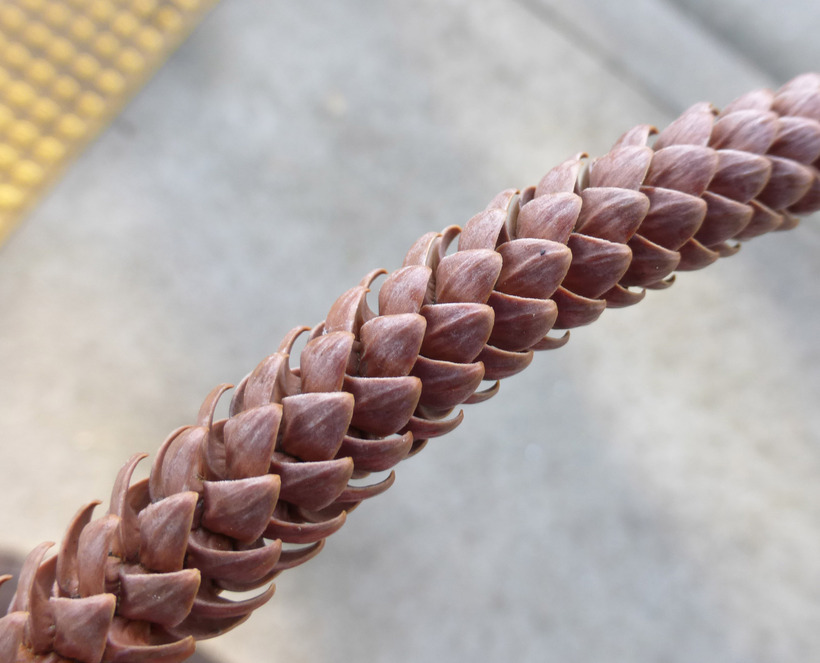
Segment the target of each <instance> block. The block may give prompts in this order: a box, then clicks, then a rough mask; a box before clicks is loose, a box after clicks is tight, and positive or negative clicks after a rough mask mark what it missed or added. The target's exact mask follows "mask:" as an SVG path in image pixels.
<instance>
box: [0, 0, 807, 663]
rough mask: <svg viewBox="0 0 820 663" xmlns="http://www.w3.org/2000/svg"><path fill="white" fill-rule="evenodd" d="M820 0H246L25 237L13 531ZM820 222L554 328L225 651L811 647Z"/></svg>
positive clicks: (4, 268) (13, 543) (98, 490)
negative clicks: (366, 287)
mask: <svg viewBox="0 0 820 663" xmlns="http://www.w3.org/2000/svg"><path fill="white" fill-rule="evenodd" d="M818 25H820V5H817V4H816V3H806V2H799V1H798V0H784V1H783V2H779V3H766V2H762V1H756V2H752V1H750V0H724V1H723V2H720V3H711V2H706V0H627V1H624V2H618V3H611V2H605V1H604V0H574V1H571V0H516V1H512V0H507V1H504V0H473V1H472V2H466V1H463V0H461V1H459V0H445V1H442V0H438V1H436V2H433V1H432V0H418V1H417V2H412V3H410V2H397V1H393V0H386V1H382V2H375V1H374V0H369V1H368V0H344V1H342V2H333V3H330V2H318V1H314V0H309V1H307V2H300V3H297V2H283V1H281V0H276V1H271V2H266V3H260V2H254V1H253V0H222V1H221V2H220V3H218V4H217V5H216V8H215V9H214V10H213V11H212V12H211V13H210V14H209V15H208V16H207V17H206V18H205V20H204V21H203V23H202V24H201V25H200V26H199V28H198V29H197V30H196V31H195V33H194V34H193V36H191V37H190V38H189V39H188V40H187V41H186V42H185V43H184V44H183V45H182V47H181V48H180V49H179V50H178V51H177V52H176V53H175V55H173V57H172V58H171V59H170V60H169V61H168V62H167V64H166V65H165V66H164V67H163V68H162V69H161V70H160V71H159V73H158V74H157V75H156V76H155V77H154V78H153V79H152V80H151V81H150V82H149V83H148V84H147V85H146V86H145V87H144V88H143V90H142V91H141V92H140V93H139V94H138V96H137V97H136V98H135V99H134V100H133V102H132V103H131V104H130V105H129V106H128V107H127V108H126V110H125V111H124V112H123V113H122V114H121V115H120V116H119V117H118V118H117V119H116V120H115V121H114V122H113V124H111V126H110V127H109V128H108V130H107V131H105V132H104V134H103V135H102V136H101V137H100V138H99V139H98V140H97V141H96V142H94V143H93V144H92V145H91V146H90V147H89V148H88V149H87V150H86V151H85V152H84V153H83V155H82V156H81V158H80V159H79V160H78V161H77V162H76V163H75V164H74V165H73V166H72V167H71V168H70V169H69V170H68V172H67V173H66V175H65V176H64V177H63V178H62V179H61V180H60V181H59V183H58V184H57V185H56V186H55V187H54V188H53V189H52V190H51V192H50V194H49V195H48V196H47V197H46V198H45V199H44V200H43V201H42V202H41V204H39V205H38V206H37V208H36V209H35V210H34V211H33V213H32V214H30V216H29V217H28V218H27V219H26V220H25V222H24V223H23V224H22V225H21V226H20V227H19V229H18V230H17V231H16V232H15V233H14V234H13V235H12V236H11V237H10V238H9V240H8V241H7V242H6V243H5V244H4V245H3V246H2V247H0V376H2V380H0V449H2V456H0V495H2V498H1V499H2V503H3V505H4V508H3V509H2V511H0V532H2V544H1V545H2V550H3V554H4V556H6V557H9V556H10V558H17V559H19V558H20V557H21V556H23V555H24V554H25V553H26V552H27V551H28V550H29V549H30V548H31V547H33V546H34V545H36V544H37V543H39V542H40V541H43V540H50V541H59V539H60V538H61V537H62V533H63V529H64V528H65V526H66V525H67V523H68V521H69V519H70V518H71V516H72V515H73V514H74V512H75V511H76V509H77V508H78V507H79V506H80V505H81V504H83V503H85V502H87V501H89V500H91V499H93V498H100V499H104V500H105V499H107V496H108V493H109V491H110V489H111V484H112V482H113V478H114V475H115V474H116V472H117V470H118V468H119V467H120V466H121V465H122V463H123V462H124V461H125V460H126V459H127V458H128V457H129V456H130V455H131V454H132V453H134V452H137V451H148V452H151V453H152V454H153V452H154V451H155V450H156V449H157V448H158V446H159V444H160V443H161V442H162V440H163V439H164V438H165V436H166V435H167V434H168V432H170V431H171V430H172V429H174V428H176V427H178V426H180V425H184V424H187V423H190V422H192V421H193V419H194V417H195V416H196V413H197V410H198V407H199V403H200V402H201V400H202V398H204V396H205V395H206V394H207V392H208V391H209V390H210V389H211V388H212V387H213V386H215V385H216V384H218V383H220V382H234V383H235V382H238V381H239V380H240V379H241V378H242V376H243V375H244V374H245V373H247V372H248V371H249V370H250V369H251V368H253V366H255V365H256V363H257V362H258V361H260V360H261V359H262V358H263V357H264V356H266V355H267V354H269V353H271V352H273V351H275V350H276V348H277V346H278V344H279V339H280V338H281V337H282V336H283V335H284V334H285V333H286V332H287V331H288V330H289V329H290V328H292V327H294V326H296V325H301V324H308V325H311V324H315V323H316V322H318V321H320V320H321V319H322V318H323V317H324V315H325V313H326V311H327V309H328V307H329V306H330V304H331V303H332V302H333V300H334V299H335V298H336V297H337V296H338V295H339V294H340V293H341V292H342V291H343V290H345V289H347V288H348V287H350V286H352V285H354V284H356V283H357V282H358V281H359V279H360V278H361V276H362V275H363V274H365V273H366V272H368V271H370V270H371V269H374V268H376V267H385V268H388V269H393V268H395V267H397V266H399V265H400V263H401V260H402V257H403V255H404V252H405V251H406V249H407V248H408V247H409V246H410V244H412V242H413V241H414V240H415V239H416V238H417V237H418V236H420V235H421V234H423V233H424V232H427V231H429V230H439V229H441V228H443V227H445V226H447V225H449V224H462V223H464V222H465V221H466V220H467V219H469V218H470V217H471V216H472V215H473V214H474V213H476V212H477V211H479V210H481V209H482V208H483V207H484V206H485V205H486V203H487V202H488V201H489V200H490V199H491V198H492V196H493V195H494V194H495V193H496V192H498V191H500V190H502V189H504V188H508V187H519V188H523V187H525V186H527V185H530V184H533V183H535V182H537V180H538V179H539V178H540V176H541V174H543V173H544V172H546V171H547V170H549V168H551V167H552V166H553V165H555V164H557V163H559V162H560V161H562V160H564V159H565V158H567V157H569V156H570V155H572V154H575V153H577V152H579V151H587V152H589V153H590V154H592V155H599V154H602V153H604V152H605V151H606V150H607V149H608V148H609V146H610V145H611V144H612V143H613V142H614V141H615V140H616V139H617V138H618V136H620V134H621V133H623V131H625V130H626V129H628V128H630V127H632V126H634V125H636V124H640V123H652V124H655V125H657V126H663V125H665V124H666V123H668V122H669V121H670V120H671V119H672V118H673V117H674V116H675V115H676V114H678V113H679V112H681V111H683V110H684V109H685V108H686V107H687V106H689V105H691V104H692V103H694V102H696V101H702V100H709V101H712V102H714V103H715V104H716V105H718V106H722V105H725V104H726V103H727V102H728V101H730V100H731V99H732V98H733V97H735V96H737V95H739V94H741V93H743V92H745V91H748V90H749V89H753V88H756V87H776V86H779V85H780V84H782V83H783V82H785V81H786V80H787V79H788V78H789V77H791V76H793V75H796V74H798V73H801V72H803V71H807V70H811V69H816V68H817V66H818V63H819V62H820V41H818V40H817V38H816V28H817V26H818ZM817 223H818V219H817V218H816V217H815V218H812V219H808V220H806V221H805V222H804V223H803V224H802V226H801V227H800V228H798V229H797V230H796V231H794V232H790V233H784V234H780V235H776V236H771V237H764V238H761V239H759V240H755V241H754V242H752V243H750V244H748V245H746V246H744V248H743V250H742V251H741V252H740V253H739V254H738V255H737V256H735V257H732V258H729V259H726V260H723V261H720V262H719V263H718V264H716V265H714V266H712V267H710V268H709V269H707V270H705V271H703V272H700V273H692V274H684V275H682V276H679V277H678V280H677V283H676V285H675V286H674V287H673V288H672V289H671V290H669V291H665V292H656V293H650V294H649V296H648V297H647V298H646V300H645V301H644V302H643V303H642V304H641V305H639V306H637V307H634V308H632V309H627V310H621V311H609V312H607V313H605V314H604V316H603V317H602V318H601V319H600V320H599V321H598V322H597V323H596V324H595V325H592V326H591V327H589V328H586V329H579V330H577V331H575V332H573V334H572V336H573V339H572V341H571V342H570V343H569V345H567V346H566V347H565V348H563V349H561V350H558V351H554V352H551V353H546V354H543V355H541V356H538V357H536V360H535V361H534V362H533V365H532V366H531V367H530V368H529V369H528V370H527V371H526V372H524V373H522V374H521V375H519V376H516V377H513V378H511V379H509V380H507V381H506V383H505V384H504V385H503V386H502V389H501V393H500V394H499V395H498V396H497V397H496V398H494V399H493V400H492V401H490V402H489V403H486V404H485V405H482V406H477V407H468V408H467V412H466V419H465V422H464V423H463V424H462V426H461V427H460V428H459V429H457V430H456V431H455V432H454V433H452V434H450V435H449V436H447V437H445V438H440V439H438V440H434V441H431V443H430V444H429V445H428V447H427V448H426V449H425V451H424V452H423V453H422V454H420V455H419V456H417V457H415V458H413V459H411V460H409V461H407V462H406V463H404V464H402V465H401V466H400V467H399V470H398V478H397V482H396V485H395V486H394V487H393V488H392V489H391V490H390V491H388V492H387V493H386V494H385V495H383V496H381V497H379V498H377V499H374V500H373V501H372V502H370V503H365V504H363V505H362V506H361V507H360V508H359V509H358V510H357V511H356V512H355V513H354V514H351V517H350V518H349V520H348V523H347V525H346V526H345V528H343V530H342V531H340V532H339V533H338V534H336V535H334V536H333V537H332V538H331V539H330V540H329V542H328V545H327V547H326V549H325V551H324V552H323V553H322V554H321V555H319V557H318V558H316V559H315V560H313V561H311V562H310V563H309V564H307V565H305V566H304V567H301V568H298V569H295V570H293V571H289V572H287V573H285V574H284V575H283V576H281V577H280V579H279V580H278V582H277V585H278V590H277V595H276V596H275V597H274V599H273V600H272V601H271V603H270V604H268V605H267V606H266V607H265V608H263V609H261V610H260V611H258V613H256V614H255V615H254V616H253V617H252V618H251V620H250V621H249V622H247V623H246V624H244V625H242V626H240V627H239V628H238V629H236V630H235V631H233V632H231V633H229V634H228V635H225V636H223V637H221V638H219V639H217V640H214V641H211V642H207V643H204V644H203V645H201V652H202V654H203V655H204V656H205V657H208V659H209V660H212V661H224V662H225V663H240V662H245V661H256V660H266V661H288V662H289V663H298V662H302V661H304V662H312V663H324V662H334V663H339V662H346V661H355V660H367V661H371V662H373V663H377V662H387V661H390V662H395V663H418V662H421V661H431V660H432V661H453V662H460V661H464V662H467V661H470V662H471V663H480V662H489V661H498V660H509V661H518V662H519V663H530V662H531V663H535V662H539V663H543V662H544V661H547V662H552V661H556V662H557V661H560V662H561V663H604V662H607V663H609V662H611V661H629V662H631V663H650V662H656V661H665V662H668V663H677V662H680V663H683V662H691V661H699V662H703V663H711V662H714V663H718V662H719V663H735V662H737V663H740V662H741V661H742V662H744V663H764V662H774V661H778V662H779V661H813V660H817V656H818V652H820V630H818V628H817V624H818V623H820V557H818V550H820V482H818V476H820V409H818V407H817V403H818V396H820V347H819V346H818V344H817V334H818V329H820V313H819V311H820V289H818V287H817V284H818V282H820V260H818V257H819V256H820V227H818V225H817ZM143 465H144V467H143V468H142V469H141V472H142V474H140V476H145V475H146V474H147V470H148V463H147V462H144V463H143ZM4 559H5V557H4ZM4 563H6V562H5V561H4ZM9 563H11V562H9Z"/></svg>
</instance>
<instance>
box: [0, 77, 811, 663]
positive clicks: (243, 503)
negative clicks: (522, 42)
mask: <svg viewBox="0 0 820 663" xmlns="http://www.w3.org/2000/svg"><path fill="white" fill-rule="evenodd" d="M656 133H657V132H656V131H655V130H654V129H653V128H652V127H650V126H647V125H642V126H638V127H635V128H634V129H632V130H630V131H628V132H626V133H625V134H624V135H623V136H622V137H621V138H620V139H619V140H618V142H617V143H616V144H615V146H614V147H613V149H612V150H611V151H610V152H609V153H608V154H606V155H605V156H603V157H601V158H598V159H594V160H592V161H589V162H588V164H587V162H586V161H585V158H586V156H585V155H583V154H579V155H577V156H575V157H572V158H570V159H568V160H567V161H565V162H564V163H562V164H560V165H559V166H557V167H555V168H553V169H552V170H551V171H550V172H548V173H547V174H546V175H545V176H544V177H543V178H542V179H541V181H540V182H539V183H538V184H537V185H536V186H533V187H529V188H527V189H524V190H521V191H517V190H507V191H503V192H501V193H499V194H498V195H497V196H495V197H494V198H493V199H492V200H491V201H490V203H489V205H488V206H487V208H486V209H485V210H484V211H482V212H480V213H478V214H477V215H475V216H474V217H473V218H471V219H470V220H469V221H467V223H466V224H465V225H464V227H463V228H459V227H456V226H452V227H450V228H447V229H445V230H444V231H443V232H441V233H437V232H431V233H428V234H426V235H424V236H423V237H421V238H420V239H419V240H418V241H417V242H416V243H415V244H414V245H413V246H412V247H411V248H410V250H409V251H408V253H407V255H406V257H405V260H404V264H403V265H402V267H401V268H399V269H398V270H396V271H394V272H392V273H391V274H389V275H387V276H386V278H385V279H384V281H383V282H382V283H381V286H380V287H379V289H378V312H375V311H373V310H372V309H371V308H370V306H369V304H368V302H367V294H368V292H369V291H370V290H371V287H372V286H373V284H374V282H375V280H376V279H377V278H378V277H379V276H381V275H383V274H385V272H384V271H383V270H377V271H374V272H372V273H370V274H368V275H367V276H366V277H365V278H364V279H363V280H362V281H361V283H360V284H359V285H357V286H356V287H354V288H352V289H350V290H348V291H347V292H346V293H344V294H343V295H342V296H341V297H339V298H338V299H337V300H336V302H335V303H334V305H333V306H332V308H331V309H330V311H329V313H328V315H327V318H326V319H325V320H324V321H323V322H321V323H320V324H318V325H316V326H315V327H313V328H307V327H299V328H296V329H295V330H293V331H292V332H291V333H290V334H289V335H288V336H287V337H286V338H285V339H284V340H283V341H282V343H281V345H280V346H279V348H278V350H277V351H276V352H275V353H273V354H272V355H270V356H269V357H267V358H265V359H264V360H263V361H262V362H261V363H260V364H259V365H258V366H257V367H256V368H255V369H254V370H253V371H252V372H251V373H250V374H249V375H248V376H247V377H246V378H245V379H243V380H242V381H241V382H240V383H239V385H238V386H237V387H236V389H235V390H234V392H233V398H232V401H231V404H230V410H229V416H228V417H227V418H226V419H223V420H220V421H214V411H215V408H216V406H217V402H218V401H219V399H220V398H221V397H222V396H223V395H224V394H225V392H226V391H228V390H229V389H230V388H231V387H230V385H227V384H224V385H220V386H218V387H216V388H215V389H214V390H213V391H212V392H211V393H210V394H209V395H208V396H207V398H206V399H205V402H204V404H203V405H202V408H201V410H200V412H199V415H198V417H197V420H196V423H195V424H193V425H191V426H186V427H184V428H181V429H179V430H177V431H174V432H173V433H172V434H171V435H170V436H169V437H168V439H167V440H166V441H165V442H164V444H163V445H162V446H161V447H160V449H159V452H158V453H157V454H156V456H155V458H154V461H153V465H152V468H151V472H150V477H149V478H148V479H145V480H143V481H138V482H132V480H131V478H132V474H133V472H134V470H135V468H136V466H137V464H138V463H139V462H140V461H141V460H142V459H143V458H144V457H145V455H144V454H138V455H135V456H134V457H133V458H131V460H129V461H128V462H127V463H126V464H125V466H124V467H123V468H122V470H121V471H120V473H119V476H118V477H117V478H116V481H115V483H114V488H113V493H112V496H111V501H110V506H109V508H108V512H107V513H106V514H105V515H102V516H101V517H98V518H96V519H93V517H92V514H93V512H94V510H95V507H96V506H97V505H98V504H99V502H91V503H89V504H87V505H85V506H83V507H82V508H81V509H80V510H79V511H78V512H77V515H76V516H75V517H74V519H73V520H72V522H71V523H70V524H69V526H68V530H67V532H66V534H65V536H64V538H63V541H62V543H61V544H60V546H59V550H58V552H57V554H56V555H53V556H50V557H48V556H47V552H48V550H49V548H50V547H51V546H52V544H50V543H44V544H41V545H40V546H39V547H37V548H36V549H35V550H33V551H32V552H31V553H30V554H29V556H28V557H27V559H26V562H25V564H24V566H23V570H22V571H21V574H20V578H19V583H18V588H17V592H16V594H15V596H14V598H13V600H12V603H11V605H10V607H9V612H8V614H7V615H6V616H5V617H3V618H2V619H0V662H2V663H7V662H8V663H10V662H13V661H20V662H22V661H48V662H50V663H51V662H55V663H56V662H57V661H81V662H82V663H99V662H100V661H118V662H132V661H158V662H163V663H172V662H175V661H182V660H185V659H186V658H188V657H189V656H190V655H191V654H192V653H193V651H194V647H195V641H196V640H198V639H203V638H210V637H214V636H217V635H219V634H220V633H223V632H225V631H227V630H228V629H231V628H233V627H234V626H236V625H238V624H239V623H240V622H242V621H244V620H245V619H247V618H248V617H249V616H250V614H251V613H252V612H253V610H254V609H255V608H257V607H259V606H260V605H262V604H263V603H265V602H266V601H268V600H269V599H270V598H271V596H272V595H273V591H274V588H273V585H272V583H271V581H272V580H273V579H274V578H275V577H276V576H277V575H278V574H279V573H281V572H282V571H284V570H285V569H288V568H291V567H294V566H296V565H299V564H302V563H304V562H306V561H307V560H309V559H310V558H312V557H313V556H315V555H316V554H317V553H318V552H319V551H320V550H321V548H322V545H323V543H324V540H325V539H326V538H327V537H328V536H330V535H331V534H332V533H334V532H335V531H337V530H338V529H339V528H340V527H341V526H342V525H343V524H344V522H345V518H346V517H347V514H348V513H350V511H352V510H353V509H354V508H355V507H356V506H357V505H358V504H359V503H361V502H362V501H363V500H366V499H369V498H371V497H374V496H376V495H378V494H380V493H382V492H384V491H385V490H387V489H388V488H389V487H390V486H391V484H392V483H393V477H394V474H393V473H392V472H391V473H390V475H389V477H388V478H387V479H385V480H382V481H374V482H371V483H370V484H366V483H365V484H362V482H360V481H356V482H354V483H351V481H352V480H360V479H364V478H366V477H367V476H368V475H369V474H370V473H373V472H383V471H386V470H390V469H391V468H393V467H394V466H395V465H396V464H397V463H398V462H400V461H401V460H404V459H405V458H407V457H409V456H411V455H413V454H415V453H416V452H418V451H419V450H421V449H422V448H423V447H424V446H425V444H426V443H427V441H428V440H429V439H431V438H435V437H438V436H441V435H444V434H445V433H447V432H449V431H451V430H453V429H454V428H455V427H456V426H458V425H459V423H460V422H461V420H462V417H463V411H459V412H458V413H457V414H453V412H455V410H456V408H458V406H460V405H462V404H465V403H466V404H474V403H479V402H482V401H485V400H488V399H489V398H491V397H492V396H494V395H495V394H496V393H497V391H498V389H499V381H500V380H501V379H502V378H505V377H508V376H510V375H513V374H515V373H518V372H519V371H522V370H523V369H525V368H526V367H527V366H528V365H529V364H530V362H531V361H532V359H533V354H534V352H535V351H536V350H548V349H554V348H558V347H560V346H562V345H563V344H564V343H565V342H566V341H567V340H568V333H564V334H563V335H558V334H555V333H552V334H551V333H550V332H551V331H552V330H569V329H571V328H574V327H578V326H581V325H586V324H589V323H591V322H593V321H595V320H596V319H597V318H598V317H599V316H600V315H601V313H603V311H604V309H606V308H607V307H624V306H629V305H632V304H635V303H637V302H639V301H640V300H641V299H642V298H643V296H644V294H645V292H646V290H647V289H653V290H660V289H664V288H667V287H668V286H669V285H671V283H672V281H673V279H674V276H673V272H674V271H675V270H696V269H700V268H702V267H706V266H708V265H710V264H711V263H713V262H715V261H716V260H718V259H719V258H720V257H725V256H730V255H732V254H734V253H735V252H736V251H737V249H738V246H739V242H741V241H744V240H748V239H751V238H753V237H756V236H758V235H762V234H765V233H768V232H771V231H776V230H788V229H791V228H793V227H794V226H795V225H797V222H798V215H805V214H809V213H811V212H813V211H816V210H818V209H820V170H819V169H820V75H817V74H806V75H803V76H800V77H798V78H795V79H794V80H792V81H791V82H789V83H787V84H786V85H785V86H783V87H782V88H781V89H780V90H778V91H777V92H771V91H768V90H760V91H755V92H751V93H749V94H746V95H744V96H742V97H740V98H739V99H737V100H735V101H734V102H732V103H731V104H729V106H728V107H726V108H725V109H723V110H722V111H720V112H718V111H717V110H716V109H715V108H713V107H712V106H711V105H709V104H707V103H701V104H697V105H695V106H692V107H691V108H690V109H689V110H687V111H686V112H685V113H683V115H681V116H680V117H679V118H678V119H677V120H675V121H674V122H673V123H672V124H671V125H670V126H669V127H667V128H666V129H664V130H663V131H661V132H660V133H659V134H658V135H657V136H655V134H656ZM303 334H304V335H307V342H306V343H305V345H304V348H303V350H302V351H301V354H300V356H299V360H298V367H297V366H295V365H293V364H294V363H295V362H294V361H293V358H292V357H291V353H292V349H293V347H294V344H295V342H296V341H297V339H298V338H299V337H300V336H302V335H303ZM484 381H488V382H490V383H491V386H488V387H482V382H484ZM8 579H9V577H8V576H4V577H2V578H0V582H3V581H5V580H8ZM252 590H258V593H257V594H255V595H253V597H252V598H249V599H236V600H235V599H232V598H227V597H226V596H224V593H225V592H229V591H238V592H247V591H252Z"/></svg>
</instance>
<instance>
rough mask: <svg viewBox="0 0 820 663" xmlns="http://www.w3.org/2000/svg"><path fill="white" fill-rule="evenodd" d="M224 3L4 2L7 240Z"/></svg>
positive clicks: (0, 90) (1, 102)
mask: <svg viewBox="0 0 820 663" xmlns="http://www.w3.org/2000/svg"><path fill="white" fill-rule="evenodd" d="M214 4H216V0H0V242H2V241H3V240H4V239H5V238H6V236H7V235H8V233H9V232H10V231H11V230H12V229H13V228H14V227H15V225H16V224H17V223H18V222H19V220H20V219H21V218H22V215H23V214H24V213H25V212H26V210H27V209H29V208H30V207H31V205H32V204H33V203H34V202H35V201H36V200H37V198H38V197H39V196H40V195H41V194H42V193H43V192H44V191H45V189H46V187H47V186H48V184H49V183H50V182H52V181H53V180H54V178H55V177H56V176H57V175H58V174H59V173H60V171H61V170H62V169H63V168H64V167H65V166H66V164H67V163H68V162H69V160H70V159H71V158H72V157H73V156H75V155H76V154H77V153H78V152H79V151H80V150H81V149H82V147H83V146H84V145H86V144H87V143H88V141H89V140H90V139H91V138H93V137H94V136H95V135H96V134H97V133H98V132H99V131H100V129H102V128H103V127H104V126H105V125H106V123H107V122H108V121H110V120H111V118H112V117H114V115H116V113H117V112H119V110H120V109H121V108H122V106H123V105H124V104H125V102H126V101H127V100H128V98H129V97H130V96H131V95H132V94H133V93H134V92H136V90H138V89H139V87H140V86H141V85H142V83H143V82H144V81H145V80H146V78H147V77H148V76H149V75H150V74H151V73H153V72H154V71H155V70H156V69H157V68H158V67H159V65H161V64H162V62H163V61H164V60H165V58H166V57H167V56H168V55H169V54H170V52H171V51H172V50H173V49H174V48H175V47H176V46H178V45H179V44H180V43H181V42H182V40H183V39H184V38H185V37H186V36H187V35H188V33H189V32H190V31H191V30H192V29H193V27H194V26H195V25H196V24H197V22H198V21H199V19H200V18H201V17H202V16H203V15H204V14H205V12H206V11H207V10H208V9H210V8H211V7H212V6H213V5H214Z"/></svg>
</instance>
